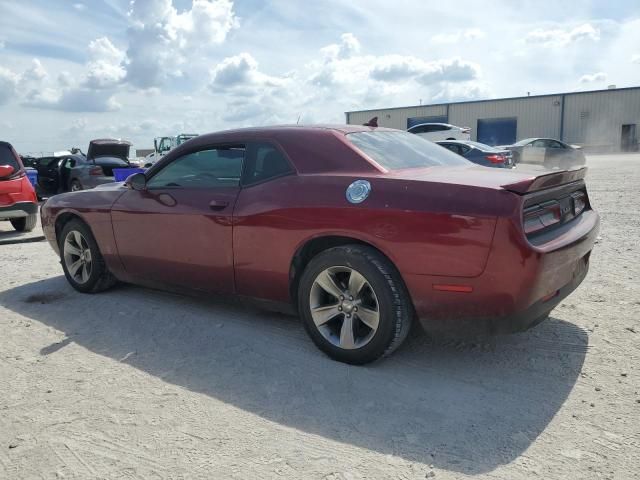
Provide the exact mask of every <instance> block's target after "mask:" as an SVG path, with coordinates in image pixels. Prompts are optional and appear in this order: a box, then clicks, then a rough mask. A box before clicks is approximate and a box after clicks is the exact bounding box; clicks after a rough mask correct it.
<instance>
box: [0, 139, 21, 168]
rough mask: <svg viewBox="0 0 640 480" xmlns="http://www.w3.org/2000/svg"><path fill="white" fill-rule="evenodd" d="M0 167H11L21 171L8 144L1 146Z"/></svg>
mask: <svg viewBox="0 0 640 480" xmlns="http://www.w3.org/2000/svg"><path fill="white" fill-rule="evenodd" d="M0 165H11V166H12V167H13V168H14V170H20V164H19V163H18V160H17V159H16V157H15V155H14V154H13V151H12V150H11V147H10V146H9V145H7V144H0Z"/></svg>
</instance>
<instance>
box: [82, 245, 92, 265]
mask: <svg viewBox="0 0 640 480" xmlns="http://www.w3.org/2000/svg"><path fill="white" fill-rule="evenodd" d="M84 259H85V260H86V261H87V263H91V250H90V249H88V248H87V249H86V250H85V251H84Z"/></svg>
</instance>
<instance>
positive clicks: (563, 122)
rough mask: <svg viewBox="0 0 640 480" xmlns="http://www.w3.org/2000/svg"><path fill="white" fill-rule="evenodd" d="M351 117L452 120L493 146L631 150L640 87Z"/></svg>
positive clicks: (639, 116)
mask: <svg viewBox="0 0 640 480" xmlns="http://www.w3.org/2000/svg"><path fill="white" fill-rule="evenodd" d="M346 117H347V123H349V124H363V123H366V122H367V121H369V120H370V119H371V118H372V117H378V125H379V126H381V127H390V128H397V129H401V130H406V129H407V128H409V127H411V126H413V125H417V124H420V123H429V122H436V123H451V124H453V125H458V126H460V127H471V139H472V140H477V141H479V142H482V143H487V144H489V145H505V144H510V143H514V142H516V141H518V140H522V139H523V138H528V137H548V138H556V139H559V140H562V141H564V142H566V143H570V144H575V145H582V146H583V147H585V148H587V149H589V150H591V151H630V150H637V149H638V133H640V132H638V124H640V87H631V88H613V87H610V88H609V89H607V90H593V91H588V92H572V93H559V94H552V95H534V96H527V97H515V98H501V99H496V100H477V101H469V102H456V103H441V104H433V105H419V106H413V107H399V108H383V109H378V110H362V111H357V112H347V113H346Z"/></svg>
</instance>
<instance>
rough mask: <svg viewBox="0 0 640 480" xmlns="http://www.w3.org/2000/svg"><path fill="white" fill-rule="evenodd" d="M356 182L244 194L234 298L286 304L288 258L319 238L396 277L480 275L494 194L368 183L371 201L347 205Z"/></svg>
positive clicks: (289, 181) (238, 214)
mask: <svg viewBox="0 0 640 480" xmlns="http://www.w3.org/2000/svg"><path fill="white" fill-rule="evenodd" d="M357 178H358V177H352V176H350V175H344V176H339V175H334V176H326V175H301V176H290V177H285V178H281V179H277V180H274V181H272V182H267V183H264V184H262V185H256V186H254V187H250V188H245V189H243V190H242V191H241V193H240V195H239V198H238V202H237V204H236V209H235V212H234V232H233V241H234V264H235V270H236V285H237V289H238V293H240V294H243V295H248V296H253V297H259V298H270V299H273V300H277V301H288V300H289V298H288V296H289V268H290V265H291V260H292V258H293V255H294V253H295V252H296V251H297V250H298V248H299V247H301V246H302V245H304V244H305V243H306V242H307V241H308V240H310V239H312V238H316V237H319V236H325V235H340V236H347V237H353V238H356V239H359V240H362V241H365V242H367V243H370V244H372V245H373V246H375V247H376V248H378V249H379V250H381V251H382V252H383V253H384V254H385V255H387V256H388V257H389V258H390V259H391V261H392V262H394V264H395V265H396V266H397V267H398V269H399V270H400V272H401V274H402V275H406V274H430V275H441V276H458V277H474V276H478V275H480V274H481V273H482V271H483V270H484V267H485V264H486V259H487V255H488V252H489V248H490V246H491V241H492V236H493V232H494V228H495V223H496V215H495V214H494V213H493V212H492V211H491V208H489V205H492V204H493V202H495V201H498V200H499V198H498V197H496V195H498V192H496V191H492V190H486V191H483V192H478V190H479V189H478V188H467V189H466V190H465V188H464V187H462V186H452V185H446V186H443V185H440V184H434V183H429V182H407V181H404V180H394V179H388V178H383V177H377V178H375V177H374V178H370V179H369V180H370V182H371V184H372V193H371V195H370V197H369V198H368V199H367V200H366V201H365V202H364V203H362V204H360V205H352V204H350V203H348V202H347V200H346V198H345V190H346V188H347V186H348V185H349V184H350V183H351V182H352V181H354V180H355V179H357ZM460 189H463V190H460ZM474 192H475V193H474ZM478 195H480V197H482V198H481V199H480V197H478ZM498 196H499V195H498ZM494 197H495V198H494Z"/></svg>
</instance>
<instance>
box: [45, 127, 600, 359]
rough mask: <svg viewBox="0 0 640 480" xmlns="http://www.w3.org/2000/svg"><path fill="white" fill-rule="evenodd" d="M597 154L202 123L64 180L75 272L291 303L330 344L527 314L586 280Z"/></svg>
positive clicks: (94, 287) (93, 288) (467, 329)
mask: <svg viewBox="0 0 640 480" xmlns="http://www.w3.org/2000/svg"><path fill="white" fill-rule="evenodd" d="M584 176H585V169H584V168H583V169H580V170H572V171H555V172H553V173H544V172H543V173H540V172H538V173H527V172H523V171H518V170H495V169H490V168H486V167H482V166H477V165H474V164H472V163H470V162H468V161H467V160H465V159H464V158H462V157H460V156H458V155H455V154H453V153H451V152H449V151H447V150H446V149H444V148H442V147H440V146H438V145H436V144H434V143H431V142H429V141H427V140H425V139H423V138H421V137H419V136H416V135H412V134H410V133H406V132H401V131H397V130H391V129H385V128H374V127H364V126H336V127H332V126H316V127H304V126H291V127H266V128H252V129H241V130H233V131H226V132H220V133H212V134H208V135H201V136H199V137H197V138H194V139H192V140H190V141H188V142H186V143H184V144H183V145H181V146H179V147H178V148H176V149H175V150H172V151H171V152H170V153H169V154H167V155H166V156H165V157H164V158H163V159H162V160H161V161H160V162H158V163H157V164H156V165H154V166H153V167H152V168H151V169H150V170H148V171H147V172H146V173H144V174H142V173H136V174H134V175H132V176H130V177H129V178H128V179H127V181H126V182H123V183H113V184H107V185H103V186H100V187H98V188H95V189H93V190H88V191H82V192H72V193H66V194H62V195H57V196H55V197H52V198H50V199H49V200H48V201H47V202H46V203H45V204H44V206H43V207H42V226H43V228H44V232H45V235H46V237H47V239H48V240H49V242H50V243H51V246H52V247H53V248H54V250H55V251H56V252H58V253H59V255H60V257H61V263H62V268H63V269H64V274H65V276H66V278H67V280H68V281H69V283H70V284H71V285H72V286H73V287H74V288H75V289H76V290H79V291H80V292H99V291H102V290H105V289H107V288H109V287H111V286H112V285H114V283H116V282H117V281H121V282H130V283H137V284H141V285H146V286H150V287H154V288H164V289H171V290H189V291H201V292H215V293H219V294H234V295H239V296H243V297H247V298H252V299H259V300H262V301H265V300H266V301H267V303H270V304H272V305H276V306H278V308H281V307H282V306H287V307H289V308H291V307H293V309H294V310H295V311H297V312H298V314H299V315H300V317H301V318H302V320H303V323H304V325H305V327H306V329H307V331H308V333H309V335H310V336H311V339H312V340H313V341H314V343H315V344H316V345H317V346H318V347H319V348H320V349H321V350H322V351H324V352H325V353H327V354H328V355H329V356H330V357H332V358H334V359H337V360H340V361H343V362H348V363H354V364H364V363H367V362H371V361H373V360H375V359H377V358H379V357H381V356H384V355H387V354H389V353H391V352H392V351H393V350H395V349H396V348H397V347H398V346H399V345H400V344H401V343H402V341H403V340H404V339H405V337H406V336H407V334H408V332H409V329H410V326H411V323H412V321H414V319H416V320H418V321H419V322H420V324H421V325H422V326H423V327H424V328H425V329H426V330H427V331H431V332H434V331H435V332H442V331H447V332H449V333H451V332H457V333H462V334H468V333H473V334H482V333H500V332H514V331H521V330H525V329H527V328H529V327H531V326H533V325H536V324H537V323H539V322H541V321H542V320H544V319H545V318H546V317H547V316H548V314H549V312H550V311H551V310H552V309H553V308H554V307H555V306H556V305H557V304H558V303H559V302H560V301H561V300H562V299H563V298H565V297H566V296H567V295H569V293H571V292H572V291H573V290H574V289H575V288H576V287H577V286H578V285H579V284H580V282H582V280H583V279H584V278H585V275H586V273H587V270H588V266H589V255H590V253H591V250H592V248H593V245H594V241H595V238H596V235H597V233H598V228H599V218H598V214H597V213H596V212H595V211H594V210H592V209H591V206H590V204H589V198H588V196H587V191H586V188H585V182H584Z"/></svg>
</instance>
